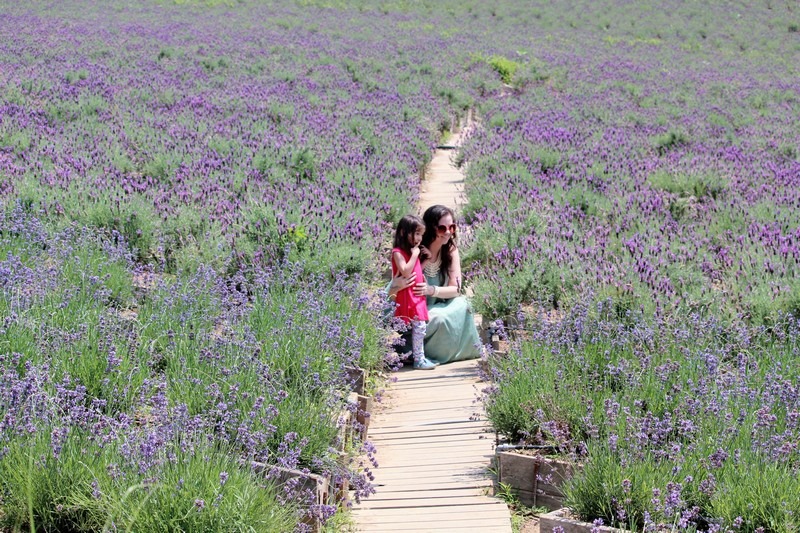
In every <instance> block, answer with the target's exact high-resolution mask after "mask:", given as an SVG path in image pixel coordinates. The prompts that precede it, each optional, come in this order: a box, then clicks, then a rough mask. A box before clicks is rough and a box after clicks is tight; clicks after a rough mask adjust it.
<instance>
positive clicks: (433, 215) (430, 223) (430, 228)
mask: <svg viewBox="0 0 800 533" xmlns="http://www.w3.org/2000/svg"><path fill="white" fill-rule="evenodd" d="M446 215H450V216H451V217H452V218H453V223H455V221H456V214H455V213H454V212H453V210H452V209H450V208H449V207H447V206H444V205H432V206H430V207H429V208H428V209H426V210H425V213H423V215H422V220H423V221H424V222H425V233H424V234H423V235H422V245H423V246H425V247H428V246H430V244H431V243H432V242H433V240H434V239H435V238H436V236H437V235H438V233H437V231H436V226H438V225H439V221H440V220H441V219H442V217H444V216H446ZM455 249H456V236H455V235H453V236H452V237H450V240H449V241H447V244H446V245H445V246H442V251H441V252H439V258H440V259H441V260H442V265H441V266H440V267H439V272H440V275H439V278H440V279H441V280H442V281H443V282H444V277H443V276H442V274H446V273H447V272H449V271H450V264H451V263H452V262H453V250H455Z"/></svg>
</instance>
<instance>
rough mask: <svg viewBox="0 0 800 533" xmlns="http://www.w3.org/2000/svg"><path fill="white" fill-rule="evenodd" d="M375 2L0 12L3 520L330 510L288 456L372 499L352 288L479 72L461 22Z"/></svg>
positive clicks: (378, 253)
mask: <svg viewBox="0 0 800 533" xmlns="http://www.w3.org/2000/svg"><path fill="white" fill-rule="evenodd" d="M364 7H365V9H363V10H359V9H345V8H344V7H341V8H337V9H330V8H324V7H315V6H301V5H295V4H286V5H282V4H281V5H270V4H266V3H265V4H260V3H255V2H254V3H239V4H236V5H226V4H222V5H210V4H206V3H192V2H189V3H175V4H164V3H158V2H141V3H136V4H131V5H127V4H125V5H123V4H115V3H99V4H98V3H92V2H81V1H68V2H60V3H58V4H54V5H50V6H44V5H35V4H32V5H18V4H16V3H11V2H5V3H4V4H3V6H2V12H3V17H2V18H0V43H2V44H0V207H1V208H0V391H2V392H0V529H2V530H4V531H5V530H19V529H23V528H24V529H31V530H33V529H36V530H42V531H67V530H69V531H99V530H110V529H114V530H124V531H167V530H169V531H175V530H185V531H200V530H203V531H229V530H237V531H238V530H247V531H280V532H284V531H291V530H293V529H298V530H303V529H307V528H308V527H310V525H309V524H311V523H313V521H315V520H322V521H323V522H325V521H329V520H330V519H331V517H332V515H334V514H335V513H336V511H337V510H338V509H339V507H340V502H337V501H334V500H333V499H331V500H329V501H328V502H327V503H326V504H325V505H320V504H319V502H317V501H316V500H315V499H314V495H313V494H311V493H309V492H308V491H306V490H305V489H303V488H302V486H296V485H294V484H283V485H281V484H279V483H278V481H279V480H280V479H282V477H281V476H282V474H281V472H285V471H286V470H287V469H288V470H300V471H303V472H308V473H314V474H319V475H322V476H325V477H328V478H329V479H330V480H331V482H332V483H333V485H334V486H335V487H341V486H345V487H347V486H349V488H350V489H351V490H353V495H354V497H355V498H359V497H365V496H368V495H369V494H370V493H371V492H372V487H371V485H370V479H371V474H370V468H371V467H372V466H373V465H372V464H371V463H370V462H369V460H368V459H369V458H370V455H371V447H370V446H369V444H368V443H361V442H358V441H349V440H348V441H343V440H342V436H343V433H342V428H341V427H340V426H341V424H342V423H343V422H342V421H343V415H342V413H343V410H344V409H348V408H350V407H348V404H347V403H346V394H347V392H348V391H349V390H350V385H351V384H350V383H349V380H350V379H351V378H350V377H349V376H351V374H350V373H349V369H350V368H352V367H361V368H364V369H367V370H380V369H383V368H384V366H385V364H386V362H385V358H387V357H389V354H390V353H393V352H392V351H391V350H390V348H389V347H388V346H387V345H386V342H385V341H384V336H385V334H384V332H383V329H382V328H383V326H382V325H381V324H380V323H379V317H380V307H379V306H378V307H375V306H374V305H373V303H372V302H371V301H370V299H369V298H368V297H367V296H366V294H367V293H368V290H367V289H368V287H369V286H371V285H372V284H373V283H374V279H375V278H376V274H377V272H379V270H380V269H382V268H383V264H382V261H383V255H382V254H383V252H384V249H383V246H384V245H385V244H386V242H387V241H388V239H389V238H390V232H391V231H392V229H393V225H394V224H395V223H396V221H397V219H398V218H399V217H400V216H402V215H403V214H404V213H406V212H408V211H410V210H411V209H412V208H411V206H412V205H413V203H414V201H415V199H416V194H417V190H418V179H419V168H420V166H421V165H423V164H425V163H426V162H427V160H428V159H429V158H430V153H431V152H430V150H431V148H432V147H433V146H435V145H436V144H437V143H438V142H439V141H440V140H441V139H442V138H443V136H445V135H446V134H447V130H448V128H449V127H450V125H451V123H452V120H453V117H454V116H458V115H463V114H464V112H465V110H466V109H467V107H468V106H469V105H472V102H473V100H472V98H473V97H472V96H470V95H471V94H472V93H473V92H475V88H473V87H472V86H471V85H470V84H469V83H467V82H466V81H464V80H466V76H465V71H464V69H463V68H462V65H461V64H460V63H458V62H455V63H448V62H447V61H444V60H443V58H442V56H440V52H441V48H442V45H445V46H446V47H447V48H452V49H454V50H455V49H457V48H458V46H459V45H460V44H462V43H460V42H459V39H461V38H460V37H459V38H458V39H456V38H452V39H449V40H447V41H446V40H445V39H444V38H443V37H442V36H441V34H439V33H432V34H430V33H429V32H428V31H427V29H426V28H427V26H426V25H427V24H429V23H430V22H429V20H428V19H427V17H426V16H425V15H424V14H421V13H420V14H418V15H413V16H412V15H409V14H408V13H404V12H399V11H388V12H379V11H374V10H372V8H369V7H368V6H364ZM449 27H454V26H453V24H452V23H449ZM463 53H464V54H465V53H466V52H463ZM472 71H475V72H480V73H481V76H480V77H482V78H485V79H486V80H488V82H489V83H494V84H496V85H498V86H499V84H500V81H499V78H497V76H496V74H495V73H494V71H493V70H492V69H491V67H490V66H489V65H488V64H479V65H475V66H474V68H473V69H472ZM359 457H365V458H366V460H365V459H360V458H359ZM335 522H336V520H334V521H333V522H332V523H333V524H335ZM331 527H336V526H335V525H332V526H331Z"/></svg>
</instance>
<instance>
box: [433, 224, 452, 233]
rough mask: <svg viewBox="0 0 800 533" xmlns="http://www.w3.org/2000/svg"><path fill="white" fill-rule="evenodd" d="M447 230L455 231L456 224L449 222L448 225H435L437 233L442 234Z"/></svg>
mask: <svg viewBox="0 0 800 533" xmlns="http://www.w3.org/2000/svg"><path fill="white" fill-rule="evenodd" d="M448 231H449V232H450V233H455V232H456V225H455V224H450V225H449V226H445V225H444V224H439V225H438V226H436V232H437V233H438V234H439V235H444V234H445V233H447V232H448Z"/></svg>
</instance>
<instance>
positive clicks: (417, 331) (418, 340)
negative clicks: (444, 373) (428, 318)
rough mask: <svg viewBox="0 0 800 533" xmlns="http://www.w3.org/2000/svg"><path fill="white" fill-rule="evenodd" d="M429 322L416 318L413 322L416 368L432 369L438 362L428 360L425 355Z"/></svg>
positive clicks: (412, 347) (412, 351)
mask: <svg viewBox="0 0 800 533" xmlns="http://www.w3.org/2000/svg"><path fill="white" fill-rule="evenodd" d="M427 329H428V323H427V322H425V321H422V320H415V321H413V322H412V323H411V353H413V354H414V368H420V369H423V370H431V369H433V368H436V363H433V362H432V361H428V359H427V358H426V357H425V346H424V341H425V332H426V331H427Z"/></svg>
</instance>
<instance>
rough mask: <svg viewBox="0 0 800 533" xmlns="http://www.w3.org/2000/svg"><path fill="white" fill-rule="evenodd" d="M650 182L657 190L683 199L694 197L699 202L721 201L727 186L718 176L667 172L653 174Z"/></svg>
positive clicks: (649, 179) (661, 171) (658, 171)
mask: <svg viewBox="0 0 800 533" xmlns="http://www.w3.org/2000/svg"><path fill="white" fill-rule="evenodd" d="M648 182H649V183H650V185H651V186H653V187H655V188H656V189H661V190H663V191H666V192H668V193H671V194H676V195H678V196H680V197H682V198H688V197H690V196H694V197H695V198H697V199H698V200H702V199H704V198H710V199H712V200H717V199H719V197H720V196H721V195H722V193H723V192H724V191H725V187H726V185H727V184H726V182H725V180H723V179H722V178H721V177H719V176H716V175H711V174H703V175H690V174H684V173H674V172H668V171H666V170H657V171H656V172H654V173H652V174H651V175H650V177H649V178H648Z"/></svg>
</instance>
